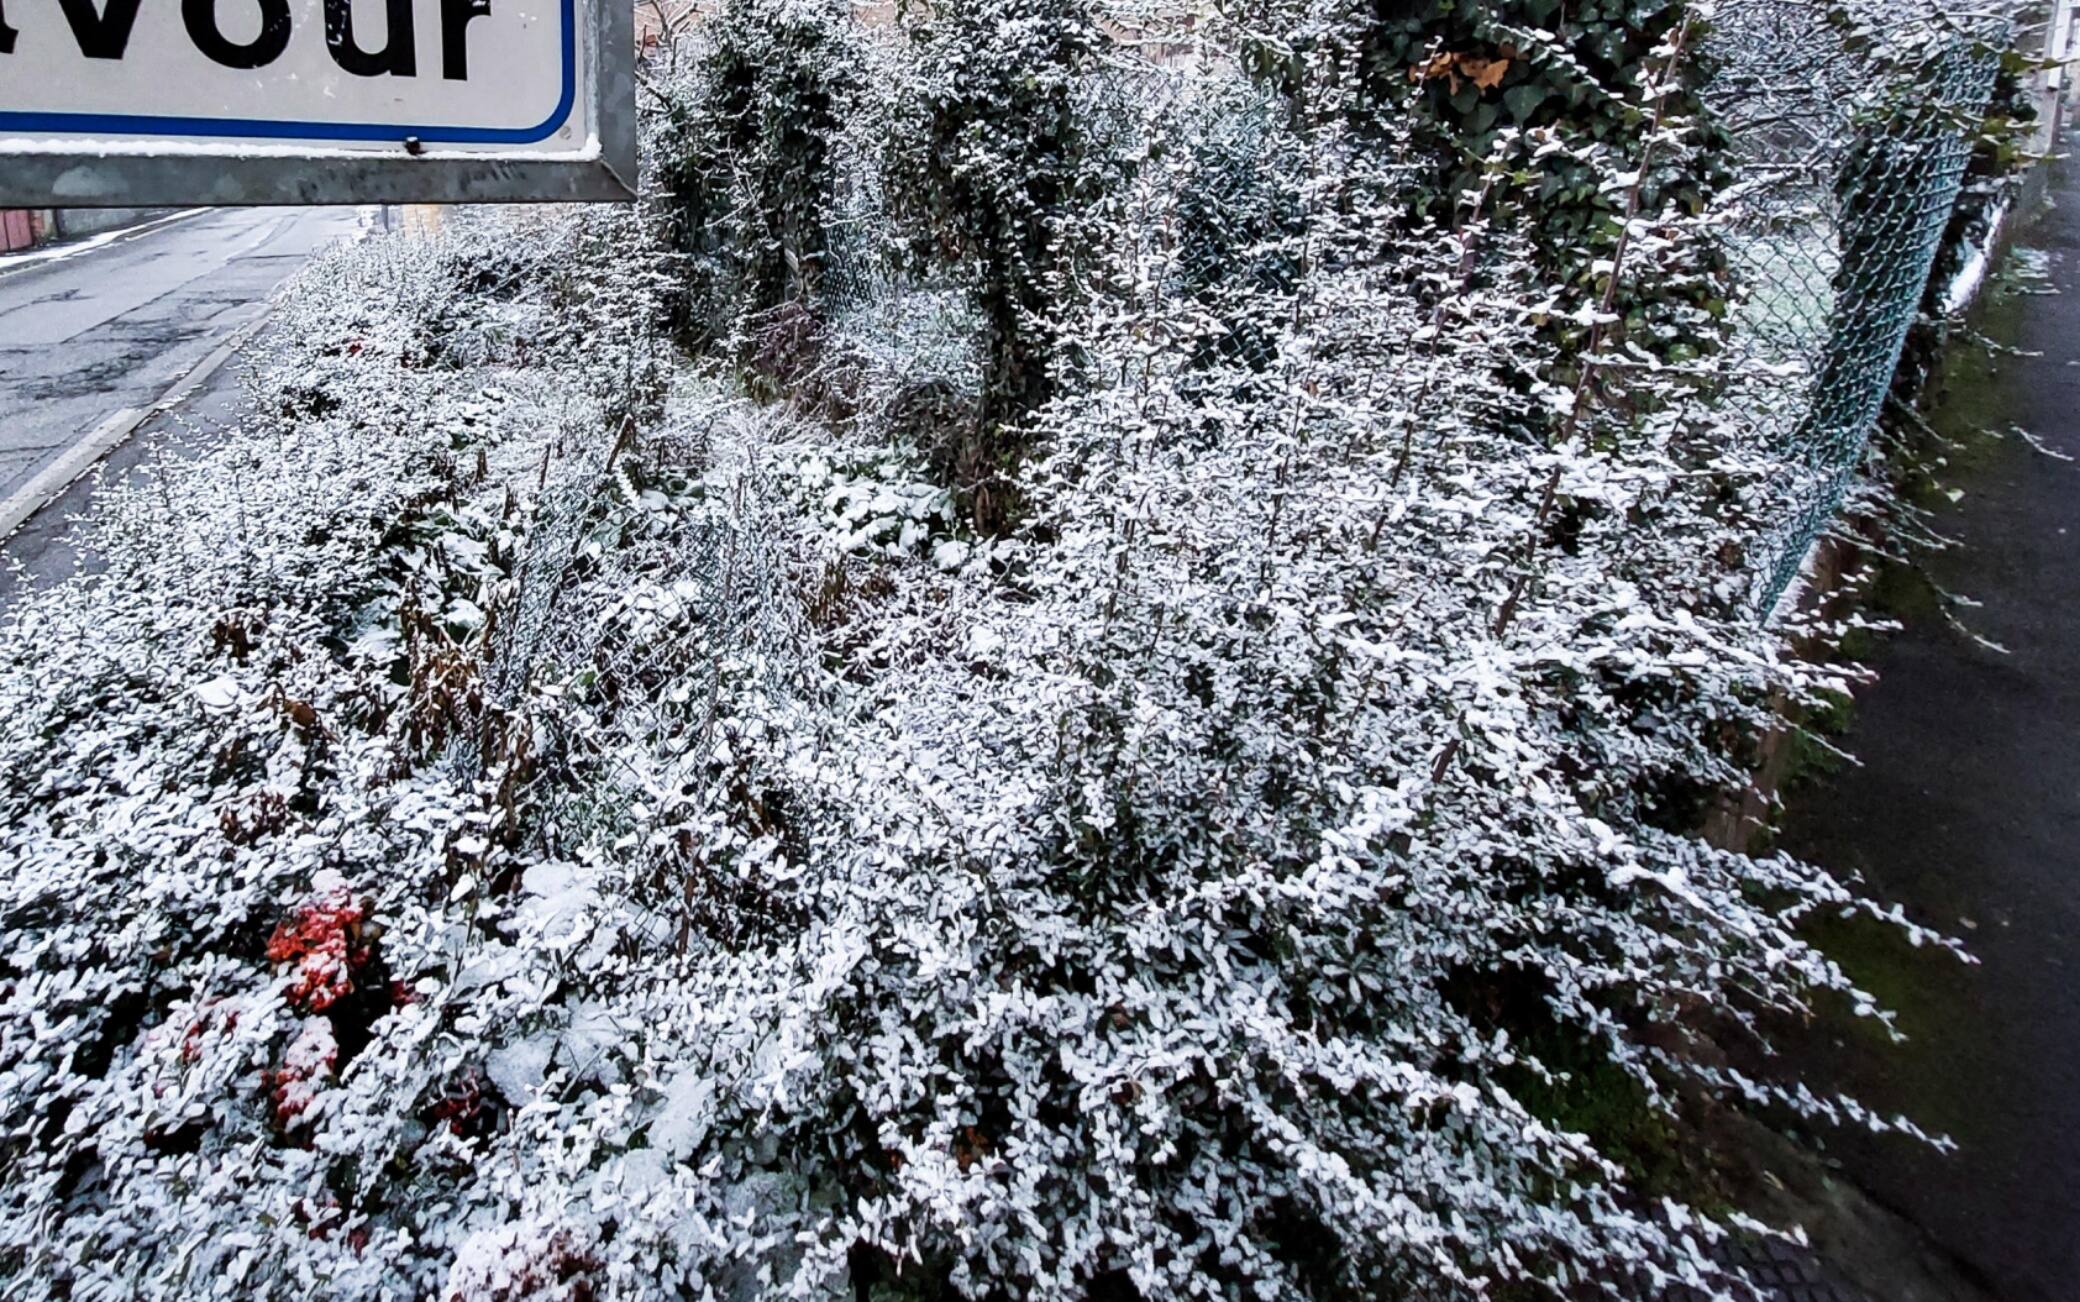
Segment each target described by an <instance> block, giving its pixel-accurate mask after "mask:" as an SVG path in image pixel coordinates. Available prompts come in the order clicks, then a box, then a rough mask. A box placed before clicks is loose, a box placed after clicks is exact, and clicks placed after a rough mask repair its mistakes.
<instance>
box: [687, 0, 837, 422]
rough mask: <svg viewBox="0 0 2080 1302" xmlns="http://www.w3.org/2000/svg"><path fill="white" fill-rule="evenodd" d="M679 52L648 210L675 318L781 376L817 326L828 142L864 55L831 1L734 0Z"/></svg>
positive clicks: (693, 338)
mask: <svg viewBox="0 0 2080 1302" xmlns="http://www.w3.org/2000/svg"><path fill="white" fill-rule="evenodd" d="M694 40H695V44H694V46H693V47H692V48H689V49H687V50H684V51H674V52H673V53H672V55H671V59H672V66H671V68H670V69H669V71H668V73H667V75H666V76H665V77H663V78H662V79H661V85H662V88H661V89H660V90H659V91H658V94H659V95H660V96H661V97H662V99H663V101H664V105H665V108H664V110H663V113H662V115H661V117H662V121H661V122H660V123H659V124H658V127H657V132H656V138H655V147H654V149H653V152H652V172H653V179H654V183H655V185H656V186H657V187H658V189H659V190H660V191H661V194H660V195H659V197H658V199H657V200H656V203H657V206H658V207H659V208H661V209H662V210H663V211H664V212H665V213H666V214H667V224H668V238H669V239H670V241H671V244H672V247H673V248H674V250H675V251H676V252H677V253H678V255H679V256H678V259H677V273H678V284H677V288H676V294H675V296H674V297H675V299H676V306H677V315H678V319H679V325H680V329H681V330H682V332H683V333H684V334H685V336H686V338H687V340H688V341H689V342H690V343H692V344H694V345H695V346H697V347H721V348H723V349H725V350H727V351H729V352H731V353H733V354H735V355H736V356H738V357H739V358H740V359H742V360H743V361H744V362H746V363H748V365H749V367H750V369H751V372H752V373H753V374H756V375H765V376H769V377H773V378H774V379H775V380H777V381H780V382H785V381H786V380H787V379H789V378H790V377H791V376H792V374H793V373H794V372H795V371H797V370H799V369H801V368H802V367H803V366H804V365H805V364H806V363H807V362H808V361H810V360H812V359H813V354H814V351H815V346H816V344H817V342H818V333H819V332H820V330H821V328H822V325H823V315H824V294H823V289H822V281H823V276H824V270H825V264H826V262H827V260H828V257H829V252H830V235H829V232H830V228H831V211H830V210H831V206H832V203H833V201H834V196H833V190H834V187H835V185H836V183H837V176H838V166H839V159H838V157H837V149H836V146H837V144H838V142H839V139H840V137H841V133H842V130H843V124H844V122H845V120H846V117H847V116H848V114H849V113H850V112H852V111H853V109H854V105H853V102H852V101H853V99H854V97H855V96H856V95H857V93H858V89H859V82H860V79H861V73H862V66H861V65H862V59H863V52H862V51H861V48H860V40H859V37H858V35H857V33H856V31H855V30H854V25H853V23H852V21H851V18H850V15H849V11H848V9H847V7H846V6H845V5H843V4H839V3H833V2H832V0H731V3H729V4H727V5H724V6H722V8H721V9H720V10H719V11H718V12H717V13H716V14H714V15H713V16H712V17H711V18H710V19H709V20H708V21H706V22H704V23H702V24H700V25H699V26H698V27H697V28H696V29H695V35H694Z"/></svg>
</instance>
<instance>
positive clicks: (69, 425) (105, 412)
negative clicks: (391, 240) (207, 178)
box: [0, 208, 361, 510]
mask: <svg viewBox="0 0 2080 1302" xmlns="http://www.w3.org/2000/svg"><path fill="white" fill-rule="evenodd" d="M360 223H361V218H360V215H359V213H358V212H357V210H355V209H352V208H243V209H237V208H233V209H219V210H215V211H209V212H203V213H198V214H196V215H193V216H188V217H183V218H180V219H178V220H175V221H171V222H168V223H165V224H164V225H160V226H156V227H153V228H151V229H148V230H144V231H142V232H139V233H135V234H130V235H125V236H120V237H118V238H116V239H115V240H113V241H110V242H108V243H105V244H99V245H95V246H93V247H88V248H85V249H83V250H81V251H79V252H78V253H76V254H73V255H71V256H67V257H62V258H56V259H51V260H46V261H40V262H28V263H18V264H15V265H13V266H10V265H9V263H8V262H6V261H0V500H4V499H5V498H6V497H7V496H8V494H10V493H12V492H14V491H15V490H16V489H17V488H20V487H21V486H22V485H23V484H24V483H26V482H27V481H28V480H29V479H30V478H31V477H32V476H34V475H35V474H36V473H37V471H38V470H40V469H42V468H43V467H44V466H45V465H47V464H48V463H49V462H50V461H52V460H53V459H55V458H56V457H58V456H59V455H60V454H62V453H63V452H64V450H65V449H66V448H68V447H70V446H71V445H72V444H73V443H74V442H75V441H76V440H78V439H80V438H81V437H83V436H84V435H86V434H87V433H88V432H89V431H91V430H92V429H94V427H95V426H97V425H99V424H100V423H101V422H102V421H104V420H106V419H107V418H108V417H109V416H110V415H112V414H113V413H115V412H116V411H117V410H119V409H121V408H124V407H145V406H149V405H151V404H152V403H154V402H156V401H158V400H159V398H160V397H161V396H162V395H163V394H164V393H165V392H166V391H167V390H168V389H169V388H171V387H172V386H173V385H174V384H175V383H176V382H177V381H179V380H180V378H181V377H182V376H184V375H186V374H187V373H188V371H189V370H190V369H192V368H193V367H194V366H195V365H196V363H198V362H200V361H201V360H202V359H203V358H204V357H206V356H207V355H208V354H209V353H210V352H211V351H212V350H213V349H215V348H216V347H217V345H218V344H220V343H222V342H223V341H224V339H226V338H227V337H228V336H230V335H231V334H232V333H233V332H234V331H236V330H237V329H238V328H239V327H241V326H243V325H245V324H247V323H248V322H250V321H252V320H254V319H256V318H257V317H259V316H260V315H261V314H262V313H263V312H264V311H265V309H266V303H267V298H268V295H269V294H271V293H272V292H273V291H274V289H275V287H276V286H278V285H280V284H281V283H282V281H283V280H285V279H286V278H288V276H289V275H290V274H292V273H293V272H295V271H296V270H297V269H298V268H299V267H301V266H303V264H304V263H305V262H307V261H308V260H309V259H310V257H311V255H312V254H313V253H315V252H317V251H318V250H320V249H322V248H324V247H326V246H327V245H330V244H331V243H333V242H334V241H335V240H339V239H342V238H345V237H347V236H350V235H352V234H353V233H354V232H355V231H356V230H357V229H359V227H360ZM46 509H47V510H48V509H49V508H46Z"/></svg>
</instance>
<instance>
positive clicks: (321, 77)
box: [0, 0, 634, 206]
mask: <svg viewBox="0 0 2080 1302" xmlns="http://www.w3.org/2000/svg"><path fill="white" fill-rule="evenodd" d="M630 8H631V0H0V205H7V206H41V205H45V204H52V205H59V204H76V203H96V202H98V203H108V204H147V203H151V204H156V203H207V202H307V201H313V200H316V201H324V200H327V199H329V200H332V201H337V202H351V201H354V200H357V199H358V200H370V201H388V200H393V199H426V200H446V201H450V202H467V201H470V200H473V199H484V200H510V199H528V198H541V199H567V198H612V197H625V194H626V191H627V190H628V188H629V186H628V184H627V182H628V181H629V179H630V177H631V176H632V165H633V158H632V154H633V115H634V106H633V103H632V95H633V90H632V84H631V76H630V63H631V61H632V59H633V42H632V40H631V38H630V36H629V34H628V27H629V25H630V19H631V15H630V12H629V11H630ZM227 168H228V171H227V170H226V169H227ZM183 173H185V174H186V177H187V180H185V181H183V180H182V179H181V178H182V176H183ZM68 191H69V193H68ZM175 191H178V193H175ZM233 191H243V193H234V192H233Z"/></svg>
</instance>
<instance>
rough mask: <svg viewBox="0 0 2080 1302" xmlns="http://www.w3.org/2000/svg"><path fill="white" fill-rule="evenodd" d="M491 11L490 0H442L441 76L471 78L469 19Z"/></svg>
mask: <svg viewBox="0 0 2080 1302" xmlns="http://www.w3.org/2000/svg"><path fill="white" fill-rule="evenodd" d="M490 13H491V0H441V76H443V77H445V78H447V79H448V80H449V81H468V80H469V20H470V19H472V18H483V17H486V16H488V15H489V14H490Z"/></svg>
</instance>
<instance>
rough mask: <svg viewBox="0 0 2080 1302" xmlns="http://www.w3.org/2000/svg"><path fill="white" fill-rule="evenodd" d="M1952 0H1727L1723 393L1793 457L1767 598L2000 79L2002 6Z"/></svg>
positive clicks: (1786, 574) (1719, 96)
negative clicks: (1730, 381)
mask: <svg viewBox="0 0 2080 1302" xmlns="http://www.w3.org/2000/svg"><path fill="white" fill-rule="evenodd" d="M1999 10H2000V6H1998V5H1995V6H1991V7H1989V6H1987V5H1984V4H1978V5H1973V6H1971V7H1970V8H1966V7H1965V5H1964V4H1961V3H1959V2H1958V0H1828V2H1825V3H1823V2H1820V0H1727V2H1726V3H1724V4H1722V5H1721V6H1720V7H1719V10H1718V14H1717V18H1716V21H1715V25H1714V30H1713V34H1712V38H1711V40H1712V48H1711V51H1710V53H1711V59H1712V63H1713V65H1714V74H1713V77H1712V80H1711V81H1710V83H1709V85H1708V87H1707V90H1706V101H1707V103H1708V105H1709V106H1710V108H1711V109H1712V110H1713V111H1714V112H1715V113H1716V115H1717V116H1718V117H1719V118H1720V120H1721V121H1722V122H1723V123H1724V124H1725V125H1726V127H1727V128H1728V129H1729V131H1730V132H1731V134H1732V137H1733V140H1734V147H1735V158H1736V172H1737V176H1738V182H1737V187H1736V190H1735V194H1734V206H1733V208H1732V220H1731V221H1730V223H1729V225H1728V227H1727V229H1726V235H1725V243H1726V254H1727V258H1728V262H1729V264H1730V266H1731V269H1732V273H1733V277H1734V282H1735V299H1734V302H1735V306H1734V308H1733V312H1734V323H1733V324H1734V330H1733V347H1734V348H1735V350H1736V354H1737V356H1736V358H1735V359H1734V360H1735V362H1736V365H1735V366H1734V367H1732V368H1731V373H1732V374H1734V375H1737V376H1740V377H1742V378H1741V379H1740V380H1739V381H1738V382H1737V384H1736V389H1735V391H1734V392H1732V393H1730V394H1728V395H1727V402H1728V405H1729V408H1730V409H1732V410H1736V411H1739V412H1741V413H1742V414H1743V415H1744V416H1748V417H1752V418H1754V419H1756V420H1758V421H1760V422H1761V423H1762V430H1763V433H1764V435H1765V437H1766V438H1767V440H1768V441H1769V442H1770V443H1771V444H1772V445H1773V447H1774V449H1775V450H1776V451H1779V452H1782V453H1788V454H1789V458H1790V461H1791V464H1792V465H1793V467H1794V471H1793V474H1792V476H1791V479H1790V482H1788V483H1785V484H1783V485H1781V488H1782V490H1783V504H1782V508H1781V514H1780V516H1779V520H1778V523H1777V525H1776V527H1775V528H1774V529H1773V530H1772V531H1771V533H1770V535H1769V536H1768V537H1766V538H1764V539H1762V540H1760V543H1759V546H1758V550H1757V553H1756V554H1757V556H1758V562H1759V563H1758V565H1757V567H1756V580H1755V592H1754V596H1755V601H1756V605H1757V607H1758V609H1760V610H1762V611H1768V610H1770V609H1771V608H1772V607H1774V606H1775V604H1776V603H1777V602H1778V601H1779V600H1780V599H1781V598H1782V596H1783V594H1784V593H1785V591H1786V590H1787V589H1788V588H1789V587H1790V586H1791V583H1792V581H1793V580H1794V579H1795V578H1796V577H1797V574H1798V571H1799V567H1800V565H1801V564H1802V562H1803V561H1804V558H1805V556H1806V554H1807V553H1808V551H1809V550H1810V549H1811V547H1812V544H1813V542H1814V540H1815V539H1816V538H1818V537H1819V536H1820V535H1821V534H1822V533H1823V532H1824V531H1825V530H1826V529H1827V527H1828V525H1829V524H1830V522H1831V521H1832V520H1833V518H1834V516H1835V514H1836V512H1837V510H1838V509H1839V508H1840V507H1841V505H1842V502H1843V499H1844V497H1845V495H1846V493H1847V491H1848V489H1849V487H1850V485H1851V483H1852V481H1853V479H1854V477H1855V475H1856V473H1857V470H1858V468H1859V467H1860V466H1861V465H1862V463H1863V459H1864V454H1865V448H1866V445H1867V443H1868V441H1869V437H1870V433H1871V431H1872V429H1873V428H1874V426H1875V425H1876V423H1877V421H1878V417H1879V415H1880V413H1881V411H1882V409H1883V406H1884V403H1885V398H1886V394H1887V393H1888V392H1889V391H1890V389H1891V387H1892V382H1893V377H1894V374H1895V372H1896V371H1897V370H1898V367H1899V364H1900V358H1901V354H1902V351H1903V349H1904V347H1905V345H1906V341H1907V335H1908V331H1909V330H1910V328H1911V327H1912V326H1913V323H1914V321H1915V318H1916V315H1917V313H1918V312H1919V310H1920V307H1921V303H1922V299H1923V297H1924V295H1925V293H1926V292H1927V289H1928V284H1929V278H1930V275H1931V272H1932V271H1933V270H1934V268H1935V266H1936V259H1937V254H1938V253H1939V251H1940V249H1941V245H1942V242H1943V236H1944V232H1945V230H1946V229H1947V228H1948V226H1949V224H1950V219H1951V216H1952V213H1953V212H1954V211H1955V209H1956V205H1957V201H1958V197H1959V194H1960V192H1961V190H1962V187H1963V184H1964V179H1965V173H1966V169H1967V166H1968V164H1969V163H1970V161H1971V155H1972V149H1973V141H1974V139H1975V137H1976V133H1977V130H1978V127H1979V124H1980V122H1981V121H1982V119H1983V118H1984V116H1985V112H1986V108H1987V104H1988V101H1989V99H1990V97H1991V96H1992V94H1993V91H1994V85H1995V80H1996V78H1997V76H1998V74H1999V71H2000V60H2001V51H2002V50H2003V49H2004V48H2005V46H2006V44H2007V41H2008V38H2009V35H2010V30H2011V19H2010V17H2009V16H2008V15H2007V14H2006V13H2004V12H2000V11H1999Z"/></svg>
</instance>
